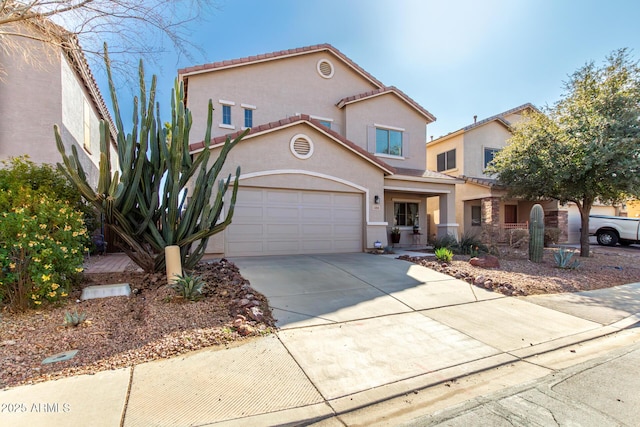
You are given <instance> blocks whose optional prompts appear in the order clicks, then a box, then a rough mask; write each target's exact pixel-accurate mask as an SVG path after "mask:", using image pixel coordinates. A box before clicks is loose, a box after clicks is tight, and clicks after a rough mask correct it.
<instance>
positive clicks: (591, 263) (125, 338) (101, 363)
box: [0, 245, 640, 388]
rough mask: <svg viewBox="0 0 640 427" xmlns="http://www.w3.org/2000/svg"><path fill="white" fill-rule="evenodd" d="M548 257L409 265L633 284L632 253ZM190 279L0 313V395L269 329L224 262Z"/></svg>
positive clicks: (562, 286) (153, 280) (513, 290)
mask: <svg viewBox="0 0 640 427" xmlns="http://www.w3.org/2000/svg"><path fill="white" fill-rule="evenodd" d="M555 250H557V249H545V255H544V262H543V263H540V264H534V263H531V262H529V261H528V259H527V252H526V251H514V250H504V251H503V253H502V254H501V256H500V268H499V269H483V268H480V267H474V266H472V265H470V264H469V262H468V260H469V257H468V256H456V257H455V259H454V261H453V262H451V263H450V264H442V263H439V262H436V261H435V258H434V257H433V256H430V257H419V258H410V260H411V261H413V262H416V263H419V264H422V265H425V266H427V267H429V268H433V269H435V270H438V271H443V272H445V273H447V274H450V275H452V276H454V277H459V278H461V279H462V280H467V281H469V282H472V283H475V284H476V285H481V286H483V287H485V288H491V289H493V290H494V291H497V292H503V293H505V294H507V295H530V294H540V293H556V292H576V291H582V290H591V289H599V288H605V287H611V286H616V285H621V284H626V283H633V282H638V281H640V247H638V246H637V245H634V246H632V247H629V248H621V247H617V248H604V247H593V248H592V256H591V257H590V258H587V259H583V258H579V260H580V261H581V263H582V265H581V266H580V267H579V268H578V269H576V270H562V269H558V268H556V267H555V263H554V261H553V252H554V251H555ZM196 274H198V275H200V276H202V277H203V278H204V279H205V281H206V282H207V285H206V287H205V290H204V295H203V298H202V299H201V300H199V301H197V302H189V301H185V300H181V299H180V298H177V297H176V294H175V292H173V291H171V290H170V289H168V287H167V286H166V276H165V275H164V274H156V275H151V274H145V273H139V272H135V271H127V272H124V273H102V274H91V275H88V274H87V275H85V280H84V282H83V283H82V285H81V286H80V287H78V288H77V289H74V291H73V293H72V294H71V298H70V299H69V300H68V302H67V303H66V304H63V305H60V306H58V307H43V308H42V309H40V310H32V311H28V312H26V313H19V314H15V313H10V312H8V311H7V310H4V311H2V312H0V316H1V317H0V320H1V322H0V366H1V367H2V369H0V388H4V387H11V386H16V385H21V384H29V383H35V382H40V381H46V380H50V379H55V378H61V377H67V376H72V375H79V374H85V373H94V372H98V371H103V370H108V369H115V368H121V367H126V366H133V365H136V364H139V363H143V362H147V361H150V360H155V359H161V358H167V357H171V356H174V355H178V354H181V353H185V352H188V351H192V350H197V349H200V348H204V347H208V346H213V345H227V344H230V343H232V342H235V341H240V340H243V339H246V337H250V336H259V335H262V334H266V333H268V332H270V331H271V330H273V328H274V325H275V321H274V319H273V317H272V315H271V311H270V309H269V307H268V303H267V300H266V298H265V297H264V296H263V295H261V294H259V293H257V292H255V291H254V290H253V289H252V288H251V286H250V284H249V282H248V281H247V280H245V279H244V278H243V277H242V276H241V275H240V273H239V271H238V269H237V267H236V266H235V265H234V264H233V263H231V262H228V261H226V260H221V261H219V262H207V263H203V264H201V266H200V267H199V269H198V271H197V272H196ZM111 283H130V284H131V289H132V290H133V294H132V295H131V296H130V297H111V298H102V299H93V300H87V301H82V302H76V301H79V298H80V294H81V291H82V288H83V287H85V286H91V285H98V284H111ZM252 307H253V309H252ZM76 310H77V311H78V312H79V313H84V314H86V316H87V318H86V321H85V322H83V323H82V324H81V325H79V326H77V327H65V326H63V319H64V314H65V313H66V312H74V311H76ZM260 314H262V317H261V316H260ZM252 316H253V318H252ZM68 350H79V352H78V353H77V355H76V356H75V357H74V358H72V359H71V360H68V361H64V362H56V363H52V364H47V365H42V364H41V362H42V360H44V359H45V358H47V357H49V356H52V355H54V354H57V353H60V352H63V351H68Z"/></svg>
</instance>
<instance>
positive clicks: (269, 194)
mask: <svg viewBox="0 0 640 427" xmlns="http://www.w3.org/2000/svg"><path fill="white" fill-rule="evenodd" d="M299 198H300V195H299V194H298V192H295V191H286V190H266V202H267V203H268V204H272V203H278V204H293V205H296V204H298V202H299Z"/></svg>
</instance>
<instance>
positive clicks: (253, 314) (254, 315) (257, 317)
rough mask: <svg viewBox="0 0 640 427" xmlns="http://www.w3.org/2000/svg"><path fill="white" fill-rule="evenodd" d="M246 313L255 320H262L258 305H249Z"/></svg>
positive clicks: (262, 315)
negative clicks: (249, 307)
mask: <svg viewBox="0 0 640 427" xmlns="http://www.w3.org/2000/svg"><path fill="white" fill-rule="evenodd" d="M247 314H248V315H249V317H250V318H252V319H253V320H255V321H256V322H262V321H263V320H264V314H263V313H262V310H260V309H259V308H258V307H251V309H250V310H247Z"/></svg>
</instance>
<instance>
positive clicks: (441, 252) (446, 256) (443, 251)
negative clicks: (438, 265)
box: [435, 248, 453, 262]
mask: <svg viewBox="0 0 640 427" xmlns="http://www.w3.org/2000/svg"><path fill="white" fill-rule="evenodd" d="M435 254H436V259H437V260H438V261H440V262H451V260H452V259H453V252H452V251H451V249H449V248H438V249H436V250H435Z"/></svg>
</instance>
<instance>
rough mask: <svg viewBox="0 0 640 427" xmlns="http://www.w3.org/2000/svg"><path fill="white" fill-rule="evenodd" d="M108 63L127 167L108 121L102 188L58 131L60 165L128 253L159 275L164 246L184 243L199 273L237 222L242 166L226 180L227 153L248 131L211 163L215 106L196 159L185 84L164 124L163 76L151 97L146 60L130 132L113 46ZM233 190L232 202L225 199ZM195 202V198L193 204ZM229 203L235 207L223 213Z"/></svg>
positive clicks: (185, 261) (189, 265)
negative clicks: (113, 147) (113, 156)
mask: <svg viewBox="0 0 640 427" xmlns="http://www.w3.org/2000/svg"><path fill="white" fill-rule="evenodd" d="M105 60H106V68H107V75H108V77H109V88H110V91H111V99H112V102H113V111H114V117H115V122H116V128H117V130H118V135H117V143H118V159H119V167H120V170H119V171H115V172H112V167H111V160H110V150H109V138H110V135H109V127H108V126H107V125H106V124H105V123H104V122H101V124H100V175H99V180H98V188H97V190H95V189H93V188H91V186H90V185H89V184H88V183H87V179H86V174H85V172H84V170H83V169H82V166H81V164H80V162H79V161H78V154H77V150H76V148H75V146H73V147H72V151H73V153H72V154H71V155H70V156H67V154H66V153H65V149H64V146H63V144H62V138H61V137H60V131H59V128H58V127H57V126H56V127H55V136H56V142H57V144H58V150H59V151H60V153H61V154H62V157H63V161H64V164H60V163H59V164H58V168H59V169H60V170H61V171H62V172H63V173H65V174H66V175H67V177H68V178H69V180H70V182H72V183H73V184H74V185H75V186H76V187H77V188H78V190H79V191H80V192H81V193H82V196H83V197H84V198H85V199H86V200H87V201H89V202H90V203H91V204H93V205H94V206H95V207H96V208H97V209H98V210H99V211H100V212H102V213H103V214H104V218H105V223H106V225H107V226H108V227H109V229H110V230H111V231H112V232H113V233H115V234H116V235H117V236H118V237H119V238H120V240H121V244H120V247H121V248H122V250H123V251H124V252H125V253H126V254H127V255H128V256H129V257H130V258H131V259H132V260H133V261H134V262H135V263H136V264H138V265H139V266H140V267H141V268H142V269H143V270H144V271H146V272H158V271H162V270H163V269H164V268H165V265H166V264H165V254H164V248H165V247H166V246H169V245H177V246H179V247H180V255H181V259H182V265H183V266H184V268H186V269H193V268H194V266H195V265H196V264H197V262H198V261H199V260H200V259H201V258H202V256H203V255H204V251H205V249H206V245H207V241H208V239H209V237H210V236H212V235H214V234H216V233H219V232H221V231H223V230H224V229H225V228H226V227H227V226H228V225H229V224H231V218H232V216H233V210H234V206H235V201H236V195H237V191H238V178H239V177H240V167H238V168H237V170H236V179H235V181H233V184H232V183H231V175H229V176H228V177H227V179H226V180H220V181H218V175H219V173H220V171H221V169H222V167H223V165H224V162H225V160H226V158H227V154H228V153H229V151H230V150H231V149H232V148H233V147H234V146H235V145H236V144H237V143H238V142H240V140H241V139H242V137H243V136H244V135H245V134H246V133H247V132H248V130H247V131H245V132H244V133H243V134H241V135H240V136H238V137H237V138H235V139H233V140H231V139H230V138H227V140H226V142H225V144H224V146H223V147H222V149H221V151H220V155H219V157H218V158H217V159H215V161H212V162H210V161H209V157H210V151H209V149H208V148H209V143H210V140H211V125H212V112H213V104H212V102H211V101H209V107H208V120H207V130H206V134H205V136H204V143H205V149H204V151H202V153H200V155H198V156H197V157H195V158H192V156H191V155H190V153H189V131H190V129H191V122H192V119H191V112H190V111H189V109H187V108H186V107H185V106H184V89H183V86H182V83H180V84H178V83H177V81H176V84H175V87H174V89H173V91H172V95H171V122H170V123H167V124H166V125H164V126H163V124H162V121H161V120H160V106H159V105H157V106H156V105H155V92H156V76H153V78H152V82H151V88H150V89H149V91H148V93H147V90H146V86H145V78H144V69H143V66H142V61H140V67H139V76H140V98H139V99H138V97H135V98H134V101H133V105H134V114H133V128H132V130H131V131H130V132H127V131H125V129H124V126H123V123H122V119H121V117H120V108H119V106H118V100H117V97H116V92H115V86H114V84H113V80H112V78H111V67H110V63H109V58H108V55H107V54H106V46H105ZM192 180H193V181H192ZM190 182H193V186H192V188H193V194H188V192H187V191H188V188H189V183H190ZM230 187H231V197H229V198H228V202H225V200H224V199H225V194H226V192H227V190H229V189H230ZM214 191H216V192H215V193H214ZM212 196H213V197H212ZM188 197H189V198H190V199H191V201H190V203H188V204H187V203H185V202H186V200H187V199H188ZM224 203H228V206H226V212H225V214H226V215H224V216H223V215H222V213H223V205H224Z"/></svg>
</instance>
